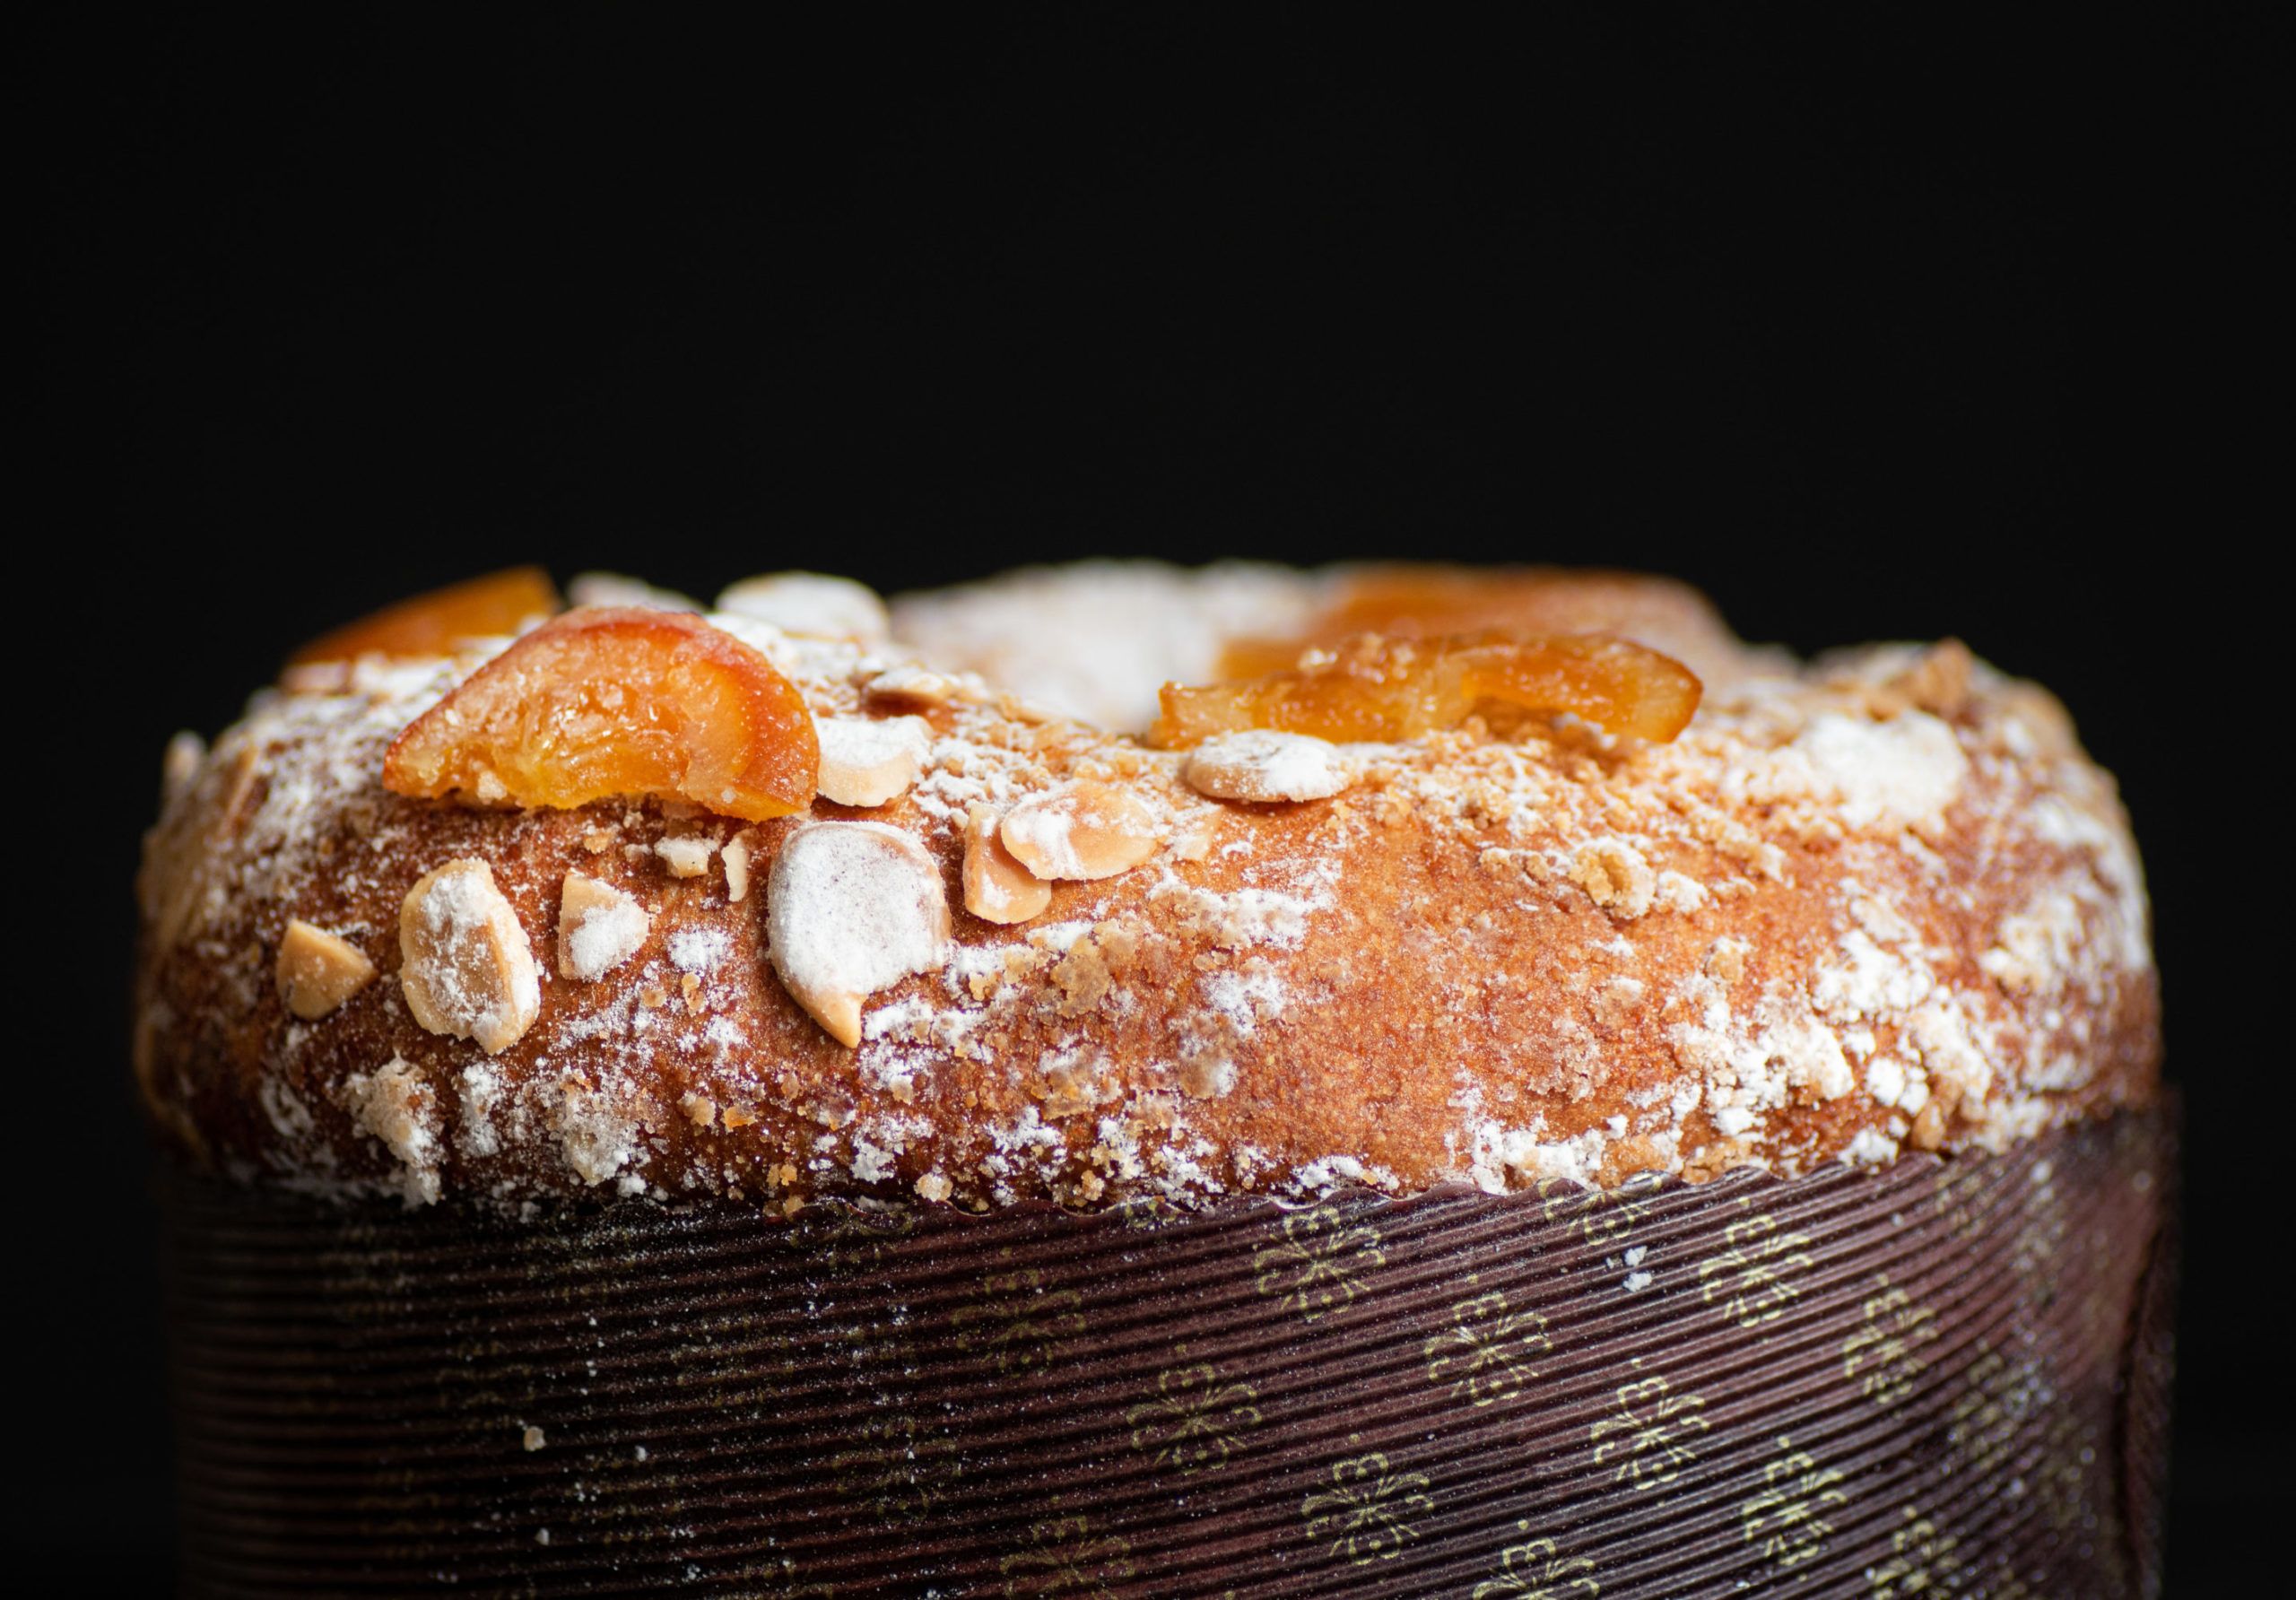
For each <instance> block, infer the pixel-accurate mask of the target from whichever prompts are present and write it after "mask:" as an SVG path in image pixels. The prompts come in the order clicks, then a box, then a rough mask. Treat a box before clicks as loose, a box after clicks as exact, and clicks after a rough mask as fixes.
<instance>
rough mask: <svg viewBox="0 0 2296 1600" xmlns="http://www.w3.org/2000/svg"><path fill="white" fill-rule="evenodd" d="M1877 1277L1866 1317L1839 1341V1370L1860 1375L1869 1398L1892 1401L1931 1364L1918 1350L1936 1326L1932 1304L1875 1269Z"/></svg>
mask: <svg viewBox="0 0 2296 1600" xmlns="http://www.w3.org/2000/svg"><path fill="white" fill-rule="evenodd" d="M1874 1287H1875V1292H1874V1293H1872V1294H1870V1295H1867V1296H1866V1297H1865V1302H1864V1305H1863V1307H1862V1310H1863V1312H1864V1320H1863V1321H1862V1322H1860V1324H1859V1325H1858V1326H1857V1328H1856V1329H1854V1330H1853V1331H1852V1332H1851V1333H1850V1335H1849V1336H1848V1338H1847V1339H1844V1340H1843V1341H1842V1342H1841V1375H1842V1377H1844V1378H1856V1379H1857V1382H1858V1392H1859V1393H1860V1394H1862V1395H1863V1396H1865V1398H1866V1399H1868V1400H1870V1401H1872V1402H1873V1403H1874V1404H1876V1405H1879V1406H1883V1407H1889V1406H1893V1405H1895V1404H1898V1403H1899V1402H1900V1401H1901V1400H1903V1399H1904V1398H1905V1397H1906V1396H1909V1395H1910V1394H1912V1393H1913V1390H1914V1386H1915V1385H1916V1384H1918V1382H1919V1381H1920V1380H1921V1375H1922V1374H1923V1373H1924V1372H1926V1371H1927V1370H1929V1365H1928V1363H1927V1362H1926V1361H1923V1360H1922V1359H1921V1357H1920V1355H1919V1354H1918V1351H1919V1350H1920V1347H1921V1346H1922V1345H1924V1344H1926V1343H1929V1342H1930V1341H1931V1340H1933V1339H1935V1337H1936V1336H1937V1329H1936V1326H1935V1319H1934V1318H1933V1317H1931V1315H1930V1312H1929V1309H1928V1308H1927V1307H1926V1306H1923V1305H1918V1304H1917V1303H1916V1302H1915V1300H1914V1299H1913V1297H1912V1296H1911V1295H1909V1294H1908V1293H1907V1292H1906V1291H1904V1290H1902V1289H1900V1288H1899V1287H1897V1286H1896V1285H1895V1284H1893V1283H1891V1282H1890V1275H1889V1274H1887V1273H1876V1274H1874Z"/></svg>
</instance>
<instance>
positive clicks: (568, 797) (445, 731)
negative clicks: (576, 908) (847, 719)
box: [383, 606, 821, 822]
mask: <svg viewBox="0 0 2296 1600" xmlns="http://www.w3.org/2000/svg"><path fill="white" fill-rule="evenodd" d="M820 762H821V747H820V744H819V742H818V741H817V739H816V737H815V735H814V732H813V717H811V716H810V715H809V714H808V713H807V711H806V709H805V703H804V699H803V698H802V697H801V696H800V695H799V694H798V692H797V688H796V685H795V684H794V683H790V681H789V680H788V679H787V678H786V677H784V676H783V675H782V674H781V673H780V672H779V671H778V669H777V668H776V667H775V666H774V665H773V664H772V663H771V662H770V661H768V660H767V659H766V658H765V657H764V656H763V655H761V653H760V652H759V651H758V650H757V649H755V648H753V647H752V646H750V645H747V644H744V642H743V641H742V640H740V639H735V637H734V636H733V635H731V634H729V633H726V632H723V631H721V630H718V629H716V628H713V627H711V626H710V625H709V623H707V622H703V621H702V620H701V619H700V617H697V616H693V615H691V614H690V613H684V612H669V611H651V610H646V609H642V608H639V607H635V606H613V607H599V608H596V609H588V610H581V611H570V612H568V613H566V614H564V615H563V616H561V617H558V618H556V619H554V620H552V621H551V622H545V623H544V624H543V625H542V626H541V627H539V628H537V629H535V630H534V631H533V632H531V633H528V634H526V636H525V637H523V638H521V639H518V640H517V642H516V643H514V644H512V645H511V646H510V648H509V649H507V650H505V651H503V652H502V654H500V656H497V657H495V658H494V659H493V660H491V661H490V662H488V663H487V664H486V665H483V666H482V667H480V668H479V669H478V670H477V671H476V672H474V673H473V674H471V675H470V676H469V677H468V678H465V680H464V681H463V682H462V683H461V684H459V685H458V686H457V688H455V689H454V690H453V691H451V692H450V693H448V695H447V697H446V698H445V699H444V700H440V701H439V703H438V704H437V705H435V706H433V707H432V708H431V709H430V710H428V711H426V712H424V713H423V714H422V716H421V717H416V718H415V719H414V721H413V723H411V724H409V725H408V726H407V727H406V729H405V731H404V732H403V733H401V734H400V735H399V736H398V738H397V739H396V741H395V742H394V743H392V745H391V747H390V751H389V753H388V754H387V756H385V758H384V761H383V786H384V787H386V788H388V789H390V790H392V791H393V792H394V793H396V794H401V795H408V796H416V797H419V798H438V797H439V796H447V795H459V796H462V797H463V798H465V799H466V800H473V801H476V802H479V803H481V804H500V803H505V802H507V803H509V804H517V805H523V806H548V807H555V808H566V807H571V806H577V805H584V804H588V803H589V802H591V801H593V800H603V799H605V798H607V797H609V796H617V795H632V796H658V797H663V798H675V799H680V800H687V801H691V802H692V803H693V804H696V805H699V806H701V807H703V808H705V809H706V810H709V811H713V812H718V813H722V814H724V815H726V816H735V817H743V818H746V819H747V820H749V821H752V822H760V821H762V820H764V819H765V818H767V817H778V816H787V814H788V813H791V812H794V811H799V810H802V809H804V807H805V806H806V805H808V804H811V803H812V801H813V789H814V784H815V781H816V778H817V776H818V772H819V768H820Z"/></svg>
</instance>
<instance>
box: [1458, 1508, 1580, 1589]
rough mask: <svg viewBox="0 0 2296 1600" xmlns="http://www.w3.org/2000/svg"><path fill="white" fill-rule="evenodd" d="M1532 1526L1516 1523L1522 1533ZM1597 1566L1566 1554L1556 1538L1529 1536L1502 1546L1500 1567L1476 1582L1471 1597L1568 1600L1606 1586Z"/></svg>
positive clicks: (1525, 1523)
mask: <svg viewBox="0 0 2296 1600" xmlns="http://www.w3.org/2000/svg"><path fill="white" fill-rule="evenodd" d="M1530 1528H1531V1525H1530V1524H1529V1523H1528V1522H1518V1523H1517V1524H1516V1525H1515V1530H1516V1532H1518V1533H1528V1532H1530ZM1594 1570H1595V1563H1594V1562H1592V1561H1588V1560H1587V1558H1586V1557H1584V1556H1578V1555H1565V1554H1564V1553H1563V1552H1562V1551H1561V1548H1560V1547H1559V1546H1558V1545H1557V1544H1556V1543H1555V1542H1554V1541H1553V1540H1552V1539H1544V1538H1542V1539H1526V1540H1525V1541H1523V1542H1522V1543H1518V1544H1509V1545H1506V1546H1504V1547H1503V1548H1502V1549H1500V1552H1499V1568H1498V1570H1497V1571H1495V1572H1493V1573H1492V1575H1491V1576H1490V1577H1489V1578H1484V1579H1483V1581H1482V1582H1481V1583H1479V1584H1477V1585H1475V1586H1474V1593H1473V1594H1472V1596H1470V1600H1567V1597H1568V1596H1572V1595H1587V1596H1594V1595H1599V1594H1601V1593H1602V1592H1603V1586H1602V1585H1601V1584H1600V1583H1598V1582H1596V1580H1595V1578H1594Z"/></svg>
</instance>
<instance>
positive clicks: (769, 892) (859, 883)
mask: <svg viewBox="0 0 2296 1600" xmlns="http://www.w3.org/2000/svg"><path fill="white" fill-rule="evenodd" d="M766 928H767V933H768V936H769V938H770V942H771V945H772V956H773V969H774V970H775V971H776V972H777V973H778V974H779V975H780V978H781V982H782V987H785V988H787V990H788V991H789V994H790V996H791V997H792V998H793V999H795V1000H796V1002H797V1004H800V1005H802V1006H804V1008H805V1010H806V1012H807V1013H808V1014H810V1015H811V1016H812V1017H813V1020H814V1021H815V1022H819V1023H820V1024H821V1025H822V1028H823V1029H825V1030H827V1031H828V1032H829V1034H830V1036H831V1038H832V1039H836V1040H837V1041H838V1042H839V1044H842V1045H844V1046H846V1047H847V1048H852V1047H853V1046H856V1045H858V1044H859V1043H860V1042H861V1002H862V1001H863V1000H865V999H866V998H867V997H868V996H870V995H873V994H874V993H875V992H876V991H877V990H879V989H882V988H886V987H890V986H891V985H893V984H896V983H899V982H900V980H901V979H902V978H907V977H909V976H910V975H911V974H912V973H918V972H929V971H932V970H935V969H936V968H938V967H940V966H941V965H943V964H944V962H946V961H947V960H948V959H949V905H948V898H947V895H946V892H945V891H944V890H943V888H942V886H941V870H940V868H939V867H938V866H937V865H935V863H934V860H933V857H931V856H930V855H929V854H927V853H926V848H925V847H924V846H923V845H921V844H919V843H918V842H917V840H916V839H913V838H911V837H910V836H909V835H908V834H906V833H903V832H901V831H900V830H899V829H896V828H888V827H885V826H884V825H883V823H879V822H815V823H813V824H812V825H811V826H809V827H804V828H800V829H798V830H796V832H794V833H792V834H790V835H789V837H788V838H787V839H786V840H785V841H784V842H783V844H782V846H781V853H780V854H779V855H778V856H777V857H774V862H773V873H772V875H771V877H770V878H769V879H768V880H767V883H766Z"/></svg>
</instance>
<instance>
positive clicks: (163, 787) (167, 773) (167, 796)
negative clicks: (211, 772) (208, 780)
mask: <svg viewBox="0 0 2296 1600" xmlns="http://www.w3.org/2000/svg"><path fill="white" fill-rule="evenodd" d="M206 761H207V744H206V742H205V741H204V740H203V739H202V738H200V736H199V735H197V734H194V733H189V732H186V733H179V734H177V735H173V736H172V737H170V739H169V740H168V749H167V753H166V754H165V755H164V756H162V757H161V760H160V799H161V803H162V804H168V805H173V804H175V803H176V802H177V801H178V799H180V798H181V797H182V796H185V795H187V794H188V793H189V792H190V790H191V786H192V784H193V782H194V781H196V779H197V778H198V777H199V769H200V768H201V767H203V766H204V765H205V764H206Z"/></svg>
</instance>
